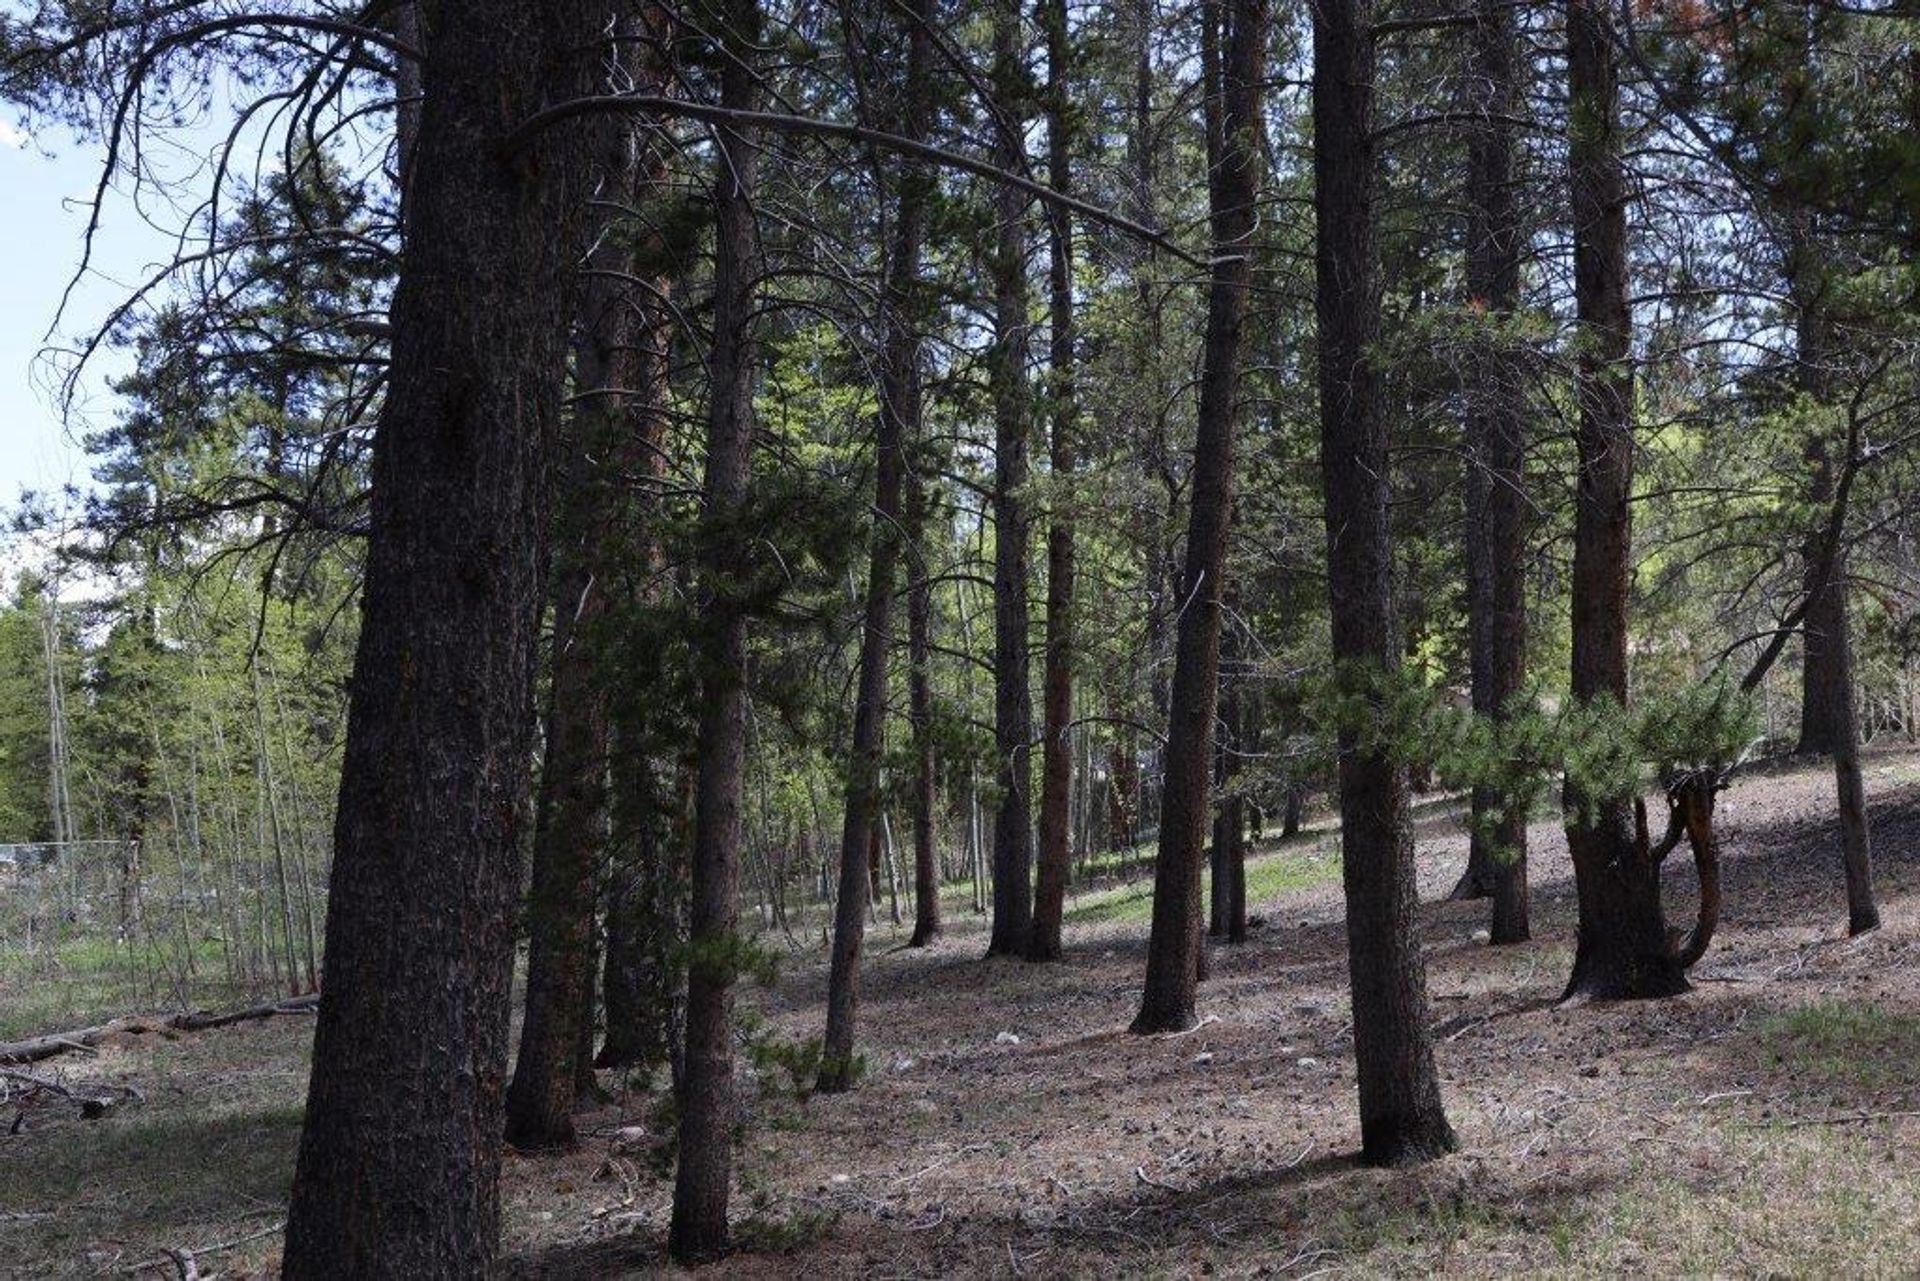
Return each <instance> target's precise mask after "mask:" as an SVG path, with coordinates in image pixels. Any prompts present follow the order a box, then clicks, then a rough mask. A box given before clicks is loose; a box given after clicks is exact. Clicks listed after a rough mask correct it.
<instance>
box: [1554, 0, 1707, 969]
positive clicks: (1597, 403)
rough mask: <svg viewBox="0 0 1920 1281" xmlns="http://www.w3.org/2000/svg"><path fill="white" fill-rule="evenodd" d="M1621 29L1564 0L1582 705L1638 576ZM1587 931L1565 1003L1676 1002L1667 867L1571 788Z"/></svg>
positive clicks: (1623, 619)
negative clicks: (1575, 325) (1663, 889)
mask: <svg viewBox="0 0 1920 1281" xmlns="http://www.w3.org/2000/svg"><path fill="white" fill-rule="evenodd" d="M1615 38H1616V33H1615V31H1614V30H1613V24H1612V19H1611V17H1610V16H1609V14H1608V11H1607V8H1606V4H1605V2H1604V0H1568V3H1567V40H1568V51H1567V79H1568V92H1569V96H1570V102H1569V107H1568V110H1569V112H1570V114H1571V118H1572V120H1573V122H1574V123H1573V127H1572V131H1571V136H1570V140H1569V143H1568V148H1567V164H1568V171H1569V174H1568V176H1569V187H1570V189H1571V192H1572V197H1573V270H1574V301H1575V306H1576V309H1577V311H1578V318H1579V322H1580V336H1579V368H1578V370H1577V372H1576V375H1575V387H1576V392H1577V395H1578V400H1579V406H1578V408H1579V422H1578V424H1577V426H1576V431H1575V443H1576V446H1577V448H1578V452H1579V468H1580V475H1579V484H1578V489H1577V491H1576V495H1575V500H1574V548H1573V583H1572V595H1573V672H1572V678H1573V679H1572V692H1573V697H1574V698H1575V699H1577V700H1579V701H1581V702H1592V701H1594V700H1596V699H1612V700H1613V701H1615V702H1617V703H1619V704H1620V705H1621V706H1623V707H1624V706H1625V705H1626V703H1627V595H1628V584H1629V580H1630V578H1631V576H1632V570H1633V539H1632V518H1631V508H1630V505H1629V504H1630V502H1631V500H1632V495H1633V451H1634V439H1633V371H1632V366H1631V364H1630V360H1631V339H1632V318H1631V315H1630V313H1629V311H1628V305H1627V185H1626V168H1625V162H1624V160H1623V158H1622V139H1621V134H1620V122H1619V110H1620V104H1619V97H1620V87H1619V80H1618V68H1617V66H1616V59H1617V55H1616V53H1615ZM1566 809H1567V844H1568V846H1569V847H1570V848H1571V850H1572V853H1573V871H1574V884H1575V886H1576V888H1577V890H1578V893H1579V896H1580V923H1579V933H1578V940H1577V943H1576V947H1575V951H1574V962H1573V975H1572V977H1571V978H1570V979H1569V981H1568V983H1567V993H1566V994H1567V996H1568V997H1569V998H1575V997H1596V998H1615V997H1655V996H1670V995H1673V994H1674V993H1677V992H1683V991H1685V990H1686V988H1687V980H1686V975H1685V974H1684V972H1683V971H1682V968H1681V966H1680V964H1679V962H1678V960H1677V959H1676V958H1675V957H1674V955H1673V952H1672V949H1671V947H1670V946H1669V945H1668V942H1667V928H1666V919H1665V916H1664V915H1663V913H1662V910H1661V906H1660V868H1659V864H1658V862H1657V861H1656V860H1654V859H1652V858H1651V857H1650V856H1649V852H1648V850H1647V848H1646V845H1645V843H1644V842H1640V841H1638V840H1636V839H1635V825H1634V815H1633V798H1631V797H1624V796H1623V797H1586V796H1581V795H1579V794H1578V793H1577V791H1576V789H1575V788H1574V787H1572V786H1571V785H1570V786H1569V787H1568V789H1567V796H1566Z"/></svg>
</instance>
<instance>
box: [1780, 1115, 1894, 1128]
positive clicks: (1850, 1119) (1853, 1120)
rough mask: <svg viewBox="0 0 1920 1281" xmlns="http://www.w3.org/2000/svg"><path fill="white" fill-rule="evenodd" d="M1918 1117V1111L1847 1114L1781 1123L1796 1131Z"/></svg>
mask: <svg viewBox="0 0 1920 1281" xmlns="http://www.w3.org/2000/svg"><path fill="white" fill-rule="evenodd" d="M1913 1116H1920V1111H1906V1112H1849V1113H1847V1114H1846V1115H1844V1116H1803V1117H1796V1118H1794V1119H1793V1120H1791V1121H1782V1122H1781V1124H1782V1125H1784V1126H1785V1127H1786V1128H1787V1129H1789V1130H1793V1129H1798V1128H1799V1127H1801V1126H1803V1125H1864V1124H1866V1123H1867V1122H1868V1121H1891V1120H1895V1119H1897V1118H1900V1117H1913Z"/></svg>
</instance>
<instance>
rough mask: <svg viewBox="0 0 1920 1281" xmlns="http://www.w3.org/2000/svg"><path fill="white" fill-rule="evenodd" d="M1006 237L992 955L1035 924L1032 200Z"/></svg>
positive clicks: (1012, 70)
mask: <svg viewBox="0 0 1920 1281" xmlns="http://www.w3.org/2000/svg"><path fill="white" fill-rule="evenodd" d="M1020 25H1021V23H1020V5H1019V0H995V3H994V5H993V54H994V62H995V67H996V83H995V88H994V93H995V97H996V98H997V99H998V105H999V107H1000V109H1001V112H1002V113H1003V115H1004V116H1005V117H1006V119H1005V121H1004V129H1003V132H1002V134H1001V136H1000V139H999V143H998V145H997V147H996V151H995V154H996V159H997V161H998V163H999V164H1000V166H1001V167H1002V168H1004V169H1006V170H1008V171H1010V172H1018V171H1019V170H1020V169H1021V167H1022V166H1023V164H1024V158H1023V157H1022V156H1021V155H1020V152H1019V149H1020V135H1019V130H1020V128H1021V124H1022V119H1021V117H1022V113H1021V112H1020V111H1019V110H1018V107H1017V103H1018V102H1019V99H1020V96H1021V94H1022V93H1023V92H1024V91H1025V90H1024V86H1023V85H1022V83H1021V82H1022V80H1023V79H1024V73H1023V71H1022V66H1023V63H1024V61H1025V48H1024V45H1025V41H1024V40H1023V39H1022V38H1021V32H1020ZM993 209H994V218H995V220H996V222H997V225H998V229H999V230H998V243H997V244H996V245H995V248H994V252H993V255H992V272H993V277H994V344H993V352H992V354H991V356H990V358H989V359H990V367H989V374H988V380H989V383H990V387H991V395H992V398H993V434H994V444H993V729H994V744H995V749H996V753H997V755H998V758H999V762H1000V803H999V807H998V810H997V813H996V816H995V820H994V824H993V926H992V932H991V934H990V935H989V936H988V939H987V955H989V956H1020V955H1023V954H1024V953H1025V952H1026V950H1027V935H1028V932H1029V931H1030V930H1031V929H1032V928H1033V797H1032V789H1033V769H1032V759H1033V744H1032V740H1033V690H1032V689H1031V687H1030V676H1029V664H1028V654H1027V534H1028V523H1029V520H1030V517H1029V515H1028V512H1027V499H1026V493H1025V491H1026V486H1027V450H1028V444H1029V441H1028V437H1029V435H1030V423H1029V420H1030V419H1031V417H1032V403H1031V402H1032V396H1031V391H1030V388H1029V387H1028V386H1027V348H1028V339H1029V334H1028V332H1027V331H1028V327H1029V323H1030V322H1029V318H1028V308H1027V226H1026V223H1027V198H1026V197H1025V196H1024V195H1022V194H1021V193H1020V192H1019V191H1017V190H1016V189H1015V188H1013V187H1011V186H1009V185H1007V184H1005V183H1002V184H1000V185H999V186H998V187H996V188H995V189H994V199H993Z"/></svg>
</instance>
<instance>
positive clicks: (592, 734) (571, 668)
mask: <svg viewBox="0 0 1920 1281" xmlns="http://www.w3.org/2000/svg"><path fill="white" fill-rule="evenodd" d="M628 34H631V32H629V33H628ZM594 132H595V140H594V149H595V151H596V153H597V154H596V156H595V163H596V167H597V170H598V173H597V175H596V178H597V186H598V188H599V191H598V193H597V194H598V198H599V201H600V202H602V203H603V204H607V205H613V206H615V207H619V206H625V205H627V204H629V203H630V202H631V201H632V200H633V197H634V193H635V190H636V186H637V180H638V178H639V175H640V164H639V148H638V146H637V138H636V132H635V127H634V125H633V123H632V122H631V121H630V120H628V119H626V118H625V117H617V116H616V117H609V118H607V119H606V120H604V121H602V122H600V123H599V124H597V125H596V126H595V127H594ZM599 221H600V224H601V225H600V226H599V227H598V229H597V230H598V238H597V240H596V242H595V245H594V249H593V251H592V252H591V253H590V254H589V255H588V258H587V279H586V281H585V282H584V284H583V285H582V287H581V290H580V315H579V317H578V319H577V320H576V322H575V330H576V334H575V357H574V370H575V384H576V387H577V393H576V403H577V406H578V407H577V408H576V410H575V412H574V415H573V422H572V429H573V430H572V432H571V433H570V434H571V439H570V440H567V441H566V442H565V446H566V453H565V464H564V469H563V472H562V477H563V479H562V484H561V492H560V494H559V495H558V497H557V499H556V503H555V509H556V510H555V522H556V523H555V529H556V539H555V542H556V546H555V548H554V564H553V589H552V593H551V594H552V599H553V659H552V675H551V677H550V681H549V691H548V698H549V702H548V710H547V756H546V761H545V762H544V765H543V767H542V769H541V773H540V788H539V795H538V798H537V801H536V804H535V812H534V833H533V880H532V887H531V891H530V894H529V899H528V903H527V938H528V945H527V999H526V1013H525V1017H524V1019H523V1020H522V1022H521V1025H520V1052H519V1054H518V1056H517V1057H516V1059H515V1062H514V1070H513V1082H512V1084H511V1085H510V1086H509V1087H508V1089H507V1100H506V1111H507V1124H506V1136H507V1142H509V1143H511V1144H513V1145H514V1146H515V1147H517V1148H522V1149H533V1148H553V1147H571V1146H572V1145H573V1143H574V1141H575V1135H574V1128H573V1108H574V1103H575V1101H576V1099H577V1098H578V1097H579V1094H580V1088H579V1087H580V1085H581V1083H582V1079H583V1077H582V1072H583V1070H585V1071H586V1072H588V1073H589V1074H590V1072H591V1068H590V1066H589V1065H588V1064H586V1063H583V1061H582V1054H581V1048H582V1045H583V1044H584V1045H586V1046H587V1047H588V1050H587V1057H588V1058H589V1059H590V1057H591V1046H592V1040H593V1037H592V1024H593V959H594V948H593V928H594V901H595V898H596V896H597V889H598V882H599V866H600V861H601V859H602V857H603V856H604V854H605V853H606V847H607V821H608V791H607V767H608V760H609V756H608V751H609V739H610V725H609V713H608V694H607V682H606V671H605V667H606V665H605V663H604V662H602V661H600V655H601V654H602V652H603V651H604V648H605V645H606V635H605V632H606V620H607V614H608V603H609V597H608V589H609V585H610V583H611V582H612V580H613V572H612V571H613V566H611V565H608V564H606V563H605V559H604V558H605V555H606V552H607V550H608V549H609V547H610V544H609V543H608V542H607V541H606V538H605V531H606V528H607V526H608V525H609V524H610V523H612V522H614V521H616V520H618V518H619V511H620V507H621V505H622V503H623V501H624V500H625V498H626V497H627V495H626V494H625V493H624V492H623V490H622V487H621V486H620V484H619V481H620V477H621V474H622V473H623V472H625V471H626V470H627V469H628V468H629V467H631V466H633V465H634V464H635V463H639V462H642V461H643V460H641V459H639V458H637V457H636V456H635V454H636V451H635V449H634V446H635V444H636V443H637V442H636V440H635V437H634V433H633V431H632V429H631V426H630V424H629V421H628V416H627V413H626V403H625V397H624V393H625V389H627V388H630V387H638V386H639V385H640V380H641V379H642V378H643V377H644V376H645V372H646V371H645V370H644V368H643V367H642V362H641V361H640V359H639V358H638V353H639V351H640V338H641V334H640V332H639V326H638V325H637V324H636V323H635V316H636V314H637V313H636V310H635V309H634V308H633V307H632V306H631V305H630V304H629V298H628V291H627V289H626V288H625V286H624V285H623V284H622V283H621V280H620V277H621V276H622V275H624V273H625V272H626V271H627V269H628V268H629V266H630V265H631V264H630V263H629V262H628V258H629V255H627V254H626V253H624V252H623V251H622V247H621V246H622V242H621V238H620V237H619V236H618V235H617V234H616V232H615V225H616V223H617V219H609V218H605V217H602V218H601V219H600V220H599ZM586 1079H591V1078H590V1075H589V1076H588V1077H587V1078H586Z"/></svg>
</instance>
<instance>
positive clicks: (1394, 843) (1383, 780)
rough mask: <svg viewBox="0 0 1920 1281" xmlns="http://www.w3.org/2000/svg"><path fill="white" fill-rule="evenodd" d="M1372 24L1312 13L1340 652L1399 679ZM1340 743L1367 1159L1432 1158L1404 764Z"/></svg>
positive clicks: (1345, 14) (1323, 380)
mask: <svg viewBox="0 0 1920 1281" xmlns="http://www.w3.org/2000/svg"><path fill="white" fill-rule="evenodd" d="M1372 26H1373V5H1372V3H1371V0H1321V2H1320V3H1319V4H1318V5H1316V6H1315V8H1314V11H1313V139H1314V149H1313V173H1314V225H1315V230H1316V237H1315V242H1316V246H1317V252H1316V296H1315V304H1316V305H1315V311H1316V314H1317V316H1318V320H1319V374H1320V465H1321V471H1322V474H1323V477H1324V483H1325V489H1326V526H1327V586H1328V593H1329V596H1330V602H1329V604H1330V613H1331V616H1332V623H1333V652H1334V653H1335V654H1338V655H1340V656H1341V657H1342V658H1343V659H1344V660H1347V661H1348V662H1349V663H1352V664H1355V665H1364V667H1365V668H1367V669H1371V671H1372V672H1373V673H1376V674H1377V673H1386V674H1391V673H1392V672H1394V671H1395V670H1396V669H1397V667H1398V666H1399V662H1400V647H1399V645H1397V644H1396V643H1395V638H1396V637H1397V636H1398V635H1399V631H1398V628H1397V627H1396V626H1395V622H1394V616H1393V548H1392V545H1391V541H1390V533H1389V522H1388V506H1389V498H1390V495H1389V490H1388V486H1389V463H1388V457H1387V431H1386V422H1385V419H1384V418H1383V417H1382V415H1381V413H1380V405H1379V400H1380V391H1379V375H1378V373H1377V372H1376V371H1375V370H1374V367H1373V361H1374V354H1373V351H1372V348H1373V345H1374V342H1375V339H1376V337H1377V334H1378V328H1379V314H1380V312H1379V307H1380V303H1379V296H1378V288H1379V280H1378V277H1379V251H1378V247H1377V244H1376V240H1375V235H1376V232H1375V227H1374V211H1373V185H1374V166H1375V160H1374V140H1373V89H1374V69H1375V63H1374V50H1373V31H1372ZM1375 714H1384V712H1383V710H1382V709H1376V710H1375ZM1339 746H1340V845H1341V859H1342V879H1343V881H1344V882H1345V887H1346V901H1347V911H1346V919H1347V961H1348V971H1349V973H1350V975H1351V979H1352V992H1353V1040H1354V1057H1355V1060H1356V1067H1357V1069H1358V1075H1359V1084H1360V1144H1361V1159H1362V1160H1363V1161H1365V1162H1367V1163H1368V1164H1372V1165H1401V1164H1406V1163H1410V1162H1417V1161H1425V1160H1428V1159H1430V1158H1433V1157H1437V1156H1439V1155H1441V1154H1442V1153H1445V1152H1448V1151H1451V1150H1452V1149H1453V1147H1454V1137H1453V1130H1452V1128H1451V1127H1449V1126H1448V1124H1447V1117H1446V1112H1445V1110H1444V1109H1443V1107H1442V1106H1441V1101H1440V1083H1439V1080H1438V1078H1437V1077H1436V1076H1435V1075H1434V1067H1433V1045H1432V1038H1431V1036H1430V1034H1429V1032H1428V1030H1427V991H1426V972H1425V967H1424V965H1423V964H1422V962H1421V959H1420V943H1419V920H1418V909H1419V899H1418V897H1417V894H1416V891H1415V885H1414V869H1413V828H1412V824H1411V821H1410V813H1409V799H1408V795H1407V776H1406V771H1405V769H1403V768H1402V767H1401V766H1399V765H1397V764H1396V763H1395V762H1394V761H1393V759H1392V758H1391V757H1390V756H1389V755H1388V753H1387V752H1386V751H1385V750H1384V749H1379V748H1363V747H1362V746H1361V745H1360V743H1359V742H1358V741H1357V738H1356V735H1355V733H1354V731H1353V729H1351V728H1343V730H1342V731H1341V735H1340V745H1339Z"/></svg>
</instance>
